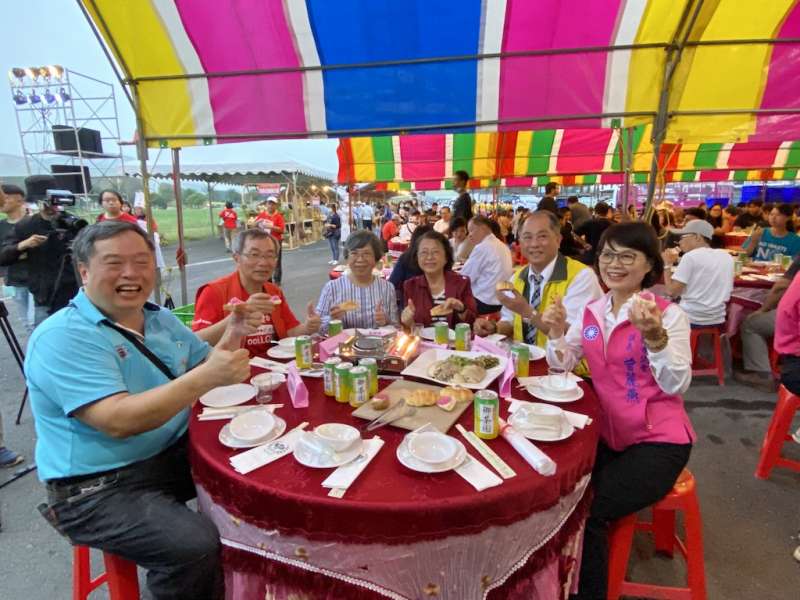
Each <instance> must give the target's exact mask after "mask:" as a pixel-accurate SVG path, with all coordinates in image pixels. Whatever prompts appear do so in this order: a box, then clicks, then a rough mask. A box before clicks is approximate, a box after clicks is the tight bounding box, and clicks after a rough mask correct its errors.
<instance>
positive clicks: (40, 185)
mask: <svg viewBox="0 0 800 600" xmlns="http://www.w3.org/2000/svg"><path fill="white" fill-rule="evenodd" d="M54 189H57V186H56V178H55V177H53V176H52V175H31V176H30V177H26V178H25V196H26V199H27V200H30V201H34V202H35V201H38V200H43V199H44V198H46V197H47V190H54Z"/></svg>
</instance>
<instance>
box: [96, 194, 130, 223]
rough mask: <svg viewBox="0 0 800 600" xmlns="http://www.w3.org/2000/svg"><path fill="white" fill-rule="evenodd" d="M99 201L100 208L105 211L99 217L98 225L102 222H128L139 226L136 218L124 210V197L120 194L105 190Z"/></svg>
mask: <svg viewBox="0 0 800 600" xmlns="http://www.w3.org/2000/svg"><path fill="white" fill-rule="evenodd" d="M98 200H99V202H100V206H102V207H103V210H104V211H105V212H104V213H103V214H102V215H100V216H99V217H97V222H98V223H100V222H101V221H127V222H128V223H134V224H136V225H138V224H139V221H138V220H137V219H136V217H134V216H133V215H131V214H129V213H126V212H125V211H124V210H122V196H121V195H120V193H119V192H117V191H114V190H103V191H102V192H100V197H99V198H98Z"/></svg>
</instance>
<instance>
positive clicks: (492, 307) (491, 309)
mask: <svg viewBox="0 0 800 600" xmlns="http://www.w3.org/2000/svg"><path fill="white" fill-rule="evenodd" d="M475 304H476V305H477V307H478V314H479V315H490V314H492V313H496V312H500V310H501V309H502V308H503V305H502V304H484V303H483V302H481V301H480V300H478V299H477V298H475Z"/></svg>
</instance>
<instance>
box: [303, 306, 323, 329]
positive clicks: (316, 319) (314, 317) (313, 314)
mask: <svg viewBox="0 0 800 600" xmlns="http://www.w3.org/2000/svg"><path fill="white" fill-rule="evenodd" d="M306 314H307V315H308V318H307V319H306V333H307V334H309V335H310V334H312V333H317V332H318V331H319V328H320V325H321V324H322V319H321V318H320V316H319V315H318V314H317V311H316V309H315V308H314V304H313V302H309V303H308V306H306Z"/></svg>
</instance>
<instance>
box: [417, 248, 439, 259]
mask: <svg viewBox="0 0 800 600" xmlns="http://www.w3.org/2000/svg"><path fill="white" fill-rule="evenodd" d="M441 256H444V250H431V251H428V250H426V251H425V252H420V253H419V254H418V257H419V258H439V257H441Z"/></svg>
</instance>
